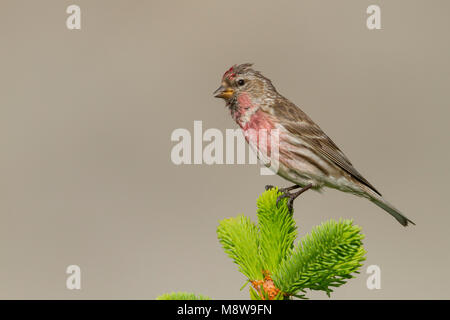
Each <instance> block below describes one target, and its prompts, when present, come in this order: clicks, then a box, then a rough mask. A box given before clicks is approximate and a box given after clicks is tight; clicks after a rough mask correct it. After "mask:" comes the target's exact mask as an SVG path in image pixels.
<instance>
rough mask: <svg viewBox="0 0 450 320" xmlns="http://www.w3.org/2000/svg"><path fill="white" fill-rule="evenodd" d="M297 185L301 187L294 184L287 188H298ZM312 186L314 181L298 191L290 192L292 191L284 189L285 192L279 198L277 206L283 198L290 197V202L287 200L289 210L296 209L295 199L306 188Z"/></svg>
mask: <svg viewBox="0 0 450 320" xmlns="http://www.w3.org/2000/svg"><path fill="white" fill-rule="evenodd" d="M297 187H300V186H297V185H295V186H292V187H289V188H285V189H288V191H289V190H293V189H297ZM311 187H312V183H310V184H307V185H306V186H304V187H303V188H301V189H300V190H299V191H297V192H293V193H290V192H286V191H283V194H282V195H281V196H279V197H278V198H277V206H278V202H279V201H280V200H281V199H283V198H289V199H288V202H287V206H288V208H289V210H290V211H291V212H292V210H293V209H294V200H295V199H296V198H297V197H298V196H299V195H301V194H302V193H303V192H305V191H306V190H308V189H310V188H311Z"/></svg>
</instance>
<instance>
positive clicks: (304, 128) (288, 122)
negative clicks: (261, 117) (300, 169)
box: [273, 99, 381, 196]
mask: <svg viewBox="0 0 450 320" xmlns="http://www.w3.org/2000/svg"><path fill="white" fill-rule="evenodd" d="M273 112H274V115H275V116H276V117H277V118H278V119H280V121H282V123H283V125H284V127H285V128H286V130H288V131H289V132H291V133H292V134H294V135H298V136H299V137H301V139H302V140H303V141H305V142H306V143H307V144H309V145H310V146H311V147H312V148H313V149H314V150H316V151H317V152H318V154H319V155H321V156H322V157H323V158H325V159H327V160H328V161H330V162H332V163H334V164H335V165H337V166H338V167H340V168H341V169H342V170H344V171H345V172H347V173H349V174H350V175H351V176H352V177H353V178H355V179H356V180H358V181H359V182H361V183H362V184H364V185H366V186H367V187H369V188H370V189H372V190H373V191H375V192H376V193H377V194H379V195H380V196H381V194H380V193H379V192H378V191H377V190H376V189H375V187H374V186H372V185H371V184H370V183H369V181H367V180H366V179H365V178H364V177H363V176H362V175H361V174H360V173H359V172H358V171H357V170H356V169H355V168H354V167H353V165H352V163H351V162H350V160H349V159H348V158H347V157H346V156H345V154H344V153H343V152H342V151H341V150H340V149H339V148H338V146H337V145H336V144H335V143H334V142H333V141H332V140H331V139H330V138H329V137H328V136H327V135H326V134H325V133H324V132H323V131H322V129H320V127H319V126H318V125H316V124H315V123H314V122H313V121H312V120H311V119H310V118H309V117H308V116H307V115H306V114H305V113H304V112H303V111H302V110H300V109H299V108H298V107H297V106H296V105H294V104H293V103H292V102H290V101H289V100H287V99H280V100H279V101H276V102H275V106H274V107H273Z"/></svg>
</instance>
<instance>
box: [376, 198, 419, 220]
mask: <svg viewBox="0 0 450 320" xmlns="http://www.w3.org/2000/svg"><path fill="white" fill-rule="evenodd" d="M370 201H372V202H373V203H375V204H376V205H377V206H379V207H380V208H381V209H383V210H385V211H386V212H388V213H389V214H390V215H391V216H393V217H394V218H395V219H397V221H398V222H400V224H401V225H402V226H404V227H406V226H407V225H408V223H412V224H413V225H416V224H415V223H414V222H412V221H411V220H409V219H408V218H407V217H405V216H404V215H403V214H402V213H401V212H400V211H398V210H397V209H396V208H395V207H394V206H393V205H392V204H390V203H389V202H387V201H386V200H384V199H383V197H381V196H379V195H375V194H372V195H371V197H370Z"/></svg>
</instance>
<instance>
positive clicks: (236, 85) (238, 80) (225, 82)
mask: <svg viewBox="0 0 450 320" xmlns="http://www.w3.org/2000/svg"><path fill="white" fill-rule="evenodd" d="M251 66H252V64H251V63H244V64H240V65H234V66H232V67H231V68H230V69H228V70H227V71H226V72H225V73H224V75H223V76H222V83H221V85H220V87H219V88H218V89H217V90H216V91H214V97H216V98H222V99H224V100H225V101H226V103H227V105H233V104H234V103H235V102H236V101H237V99H238V98H239V96H240V95H241V94H243V93H244V94H246V95H247V96H249V97H250V98H252V100H255V99H258V98H261V97H263V96H264V94H265V93H266V92H268V91H271V90H275V89H274V88H273V86H272V83H271V82H270V80H269V79H267V78H265V77H264V76H263V75H262V74H261V73H260V72H258V71H255V70H253V69H252V68H251Z"/></svg>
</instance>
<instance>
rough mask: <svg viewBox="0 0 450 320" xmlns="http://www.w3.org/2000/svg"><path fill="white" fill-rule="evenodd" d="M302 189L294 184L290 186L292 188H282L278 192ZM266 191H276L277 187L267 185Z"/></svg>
mask: <svg viewBox="0 0 450 320" xmlns="http://www.w3.org/2000/svg"><path fill="white" fill-rule="evenodd" d="M301 187H302V186H299V185H298V184H294V185H293V186H290V187H287V188H280V189H278V191H280V192H282V193H285V192H287V191H291V190H294V189H298V188H301ZM265 189H266V190H270V189H275V186H273V185H271V184H268V185H266V187H265Z"/></svg>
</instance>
